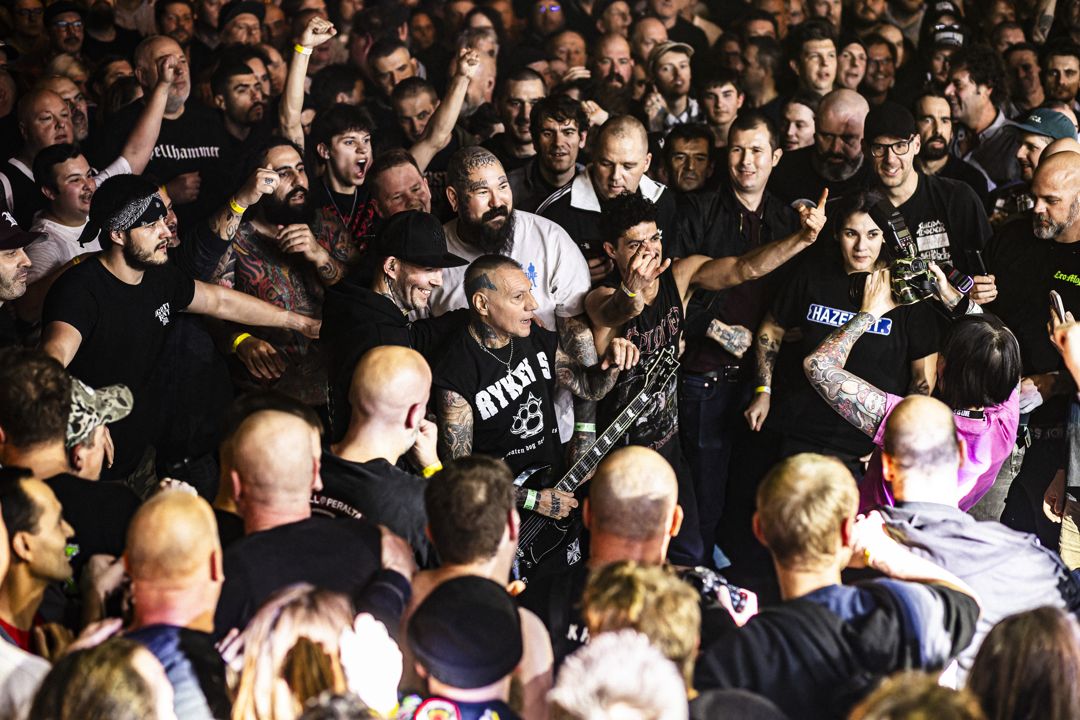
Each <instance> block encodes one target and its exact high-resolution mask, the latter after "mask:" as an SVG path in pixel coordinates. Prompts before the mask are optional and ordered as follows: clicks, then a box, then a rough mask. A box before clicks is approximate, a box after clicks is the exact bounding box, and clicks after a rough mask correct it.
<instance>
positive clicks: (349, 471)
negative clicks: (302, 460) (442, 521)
mask: <svg viewBox="0 0 1080 720" xmlns="http://www.w3.org/2000/svg"><path fill="white" fill-rule="evenodd" d="M430 394H431V370H430V368H428V364H427V361H425V360H424V358H423V356H422V355H421V354H420V353H418V352H417V351H415V350H412V349H410V348H407V347H402V346H399V345H383V346H379V347H376V348H374V349H372V350H369V351H368V352H367V353H365V354H364V356H363V357H362V358H361V359H360V362H358V363H357V364H356V369H355V370H354V371H353V377H352V385H351V386H350V388H349V404H350V405H351V406H352V417H351V419H350V420H349V427H348V430H346V432H345V437H344V438H343V439H342V441H341V442H340V443H336V444H334V445H330V446H329V447H327V448H324V450H323V454H322V471H321V473H320V474H321V477H322V489H321V490H316V491H315V493H314V494H312V496H311V508H312V512H315V513H320V514H326V515H330V516H332V517H364V518H367V519H368V520H370V521H371V522H376V523H381V524H383V525H385V526H386V527H387V528H388V529H390V530H391V531H392V532H394V533H396V534H398V535H400V536H401V537H403V538H405V540H406V541H408V543H409V545H410V546H412V548H413V550H414V551H415V552H416V556H417V562H418V564H419V565H420V566H421V567H432V566H433V565H434V564H435V557H434V555H433V552H432V548H431V542H430V541H429V540H428V538H427V536H426V535H425V534H424V528H425V527H426V525H427V514H426V513H425V512H424V488H425V487H426V486H427V482H428V481H427V478H429V477H431V476H432V475H434V474H435V473H437V472H438V471H439V470H441V469H442V465H441V464H440V463H439V456H438V453H437V452H436V449H435V445H436V441H437V437H438V428H437V427H436V426H435V423H433V422H430V421H428V420H427V419H426V418H425V417H424V412H425V411H426V409H427V403H428V397H429V395H430ZM406 454H407V455H408V458H409V464H411V465H412V466H414V467H415V468H417V470H418V472H419V473H420V474H419V475H416V474H412V473H408V472H405V471H404V470H401V469H399V468H398V467H397V462H398V460H399V459H400V458H401V456H403V455H406ZM421 475H422V476H423V477H421Z"/></svg>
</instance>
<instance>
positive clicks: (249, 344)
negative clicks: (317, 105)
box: [212, 138, 346, 406]
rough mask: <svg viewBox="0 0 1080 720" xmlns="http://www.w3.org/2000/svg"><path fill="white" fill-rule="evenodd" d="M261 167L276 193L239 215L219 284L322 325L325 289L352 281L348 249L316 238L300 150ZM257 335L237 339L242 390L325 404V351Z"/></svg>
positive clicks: (264, 155) (268, 157) (259, 157)
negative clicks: (270, 389)
mask: <svg viewBox="0 0 1080 720" xmlns="http://www.w3.org/2000/svg"><path fill="white" fill-rule="evenodd" d="M254 164H255V165H256V166H258V167H262V168H265V169H267V170H271V171H273V172H274V173H276V177H275V176H274V175H270V174H267V176H266V178H265V181H268V182H266V185H267V186H268V187H272V188H273V192H272V193H270V194H268V195H266V196H264V197H263V198H262V199H261V200H260V201H259V204H258V205H257V206H256V207H254V208H250V209H249V208H244V207H242V206H239V205H238V206H237V207H236V208H234V209H236V210H240V211H242V213H243V218H244V220H243V222H242V223H241V224H240V227H239V229H238V230H237V232H236V238H235V239H234V240H233V242H232V244H231V245H230V246H229V248H228V250H226V251H225V254H224V255H222V257H221V261H220V262H219V263H218V267H217V270H216V271H215V272H214V276H213V278H212V282H214V283H216V284H217V285H220V286H221V287H226V288H231V289H232V290H236V291H239V292H241V293H244V294H246V295H250V296H254V297H256V298H259V299H260V300H264V301H266V302H270V303H273V304H274V305H277V306H278V307H280V308H282V309H283V310H285V311H288V312H290V313H300V314H301V315H306V316H308V317H319V316H320V314H321V309H322V297H323V287H324V286H329V285H333V284H334V283H336V282H338V281H339V280H341V278H342V277H343V276H344V274H345V259H346V258H345V256H344V253H343V248H341V247H338V246H330V245H328V244H325V243H324V241H323V239H322V238H318V237H316V235H315V234H314V233H313V232H312V229H311V221H312V219H313V215H314V213H313V208H312V203H311V200H310V197H309V195H308V177H307V173H306V172H305V170H304V161H303V158H302V156H301V153H300V151H299V149H298V148H297V147H296V146H295V145H293V144H292V143H290V142H289V141H288V140H284V139H281V138H277V139H274V140H271V141H269V142H268V143H267V145H266V149H265V150H264V151H263V152H261V153H257V154H256V155H255V157H254ZM233 202H235V201H233ZM256 332H257V333H258V335H256V334H254V333H253V332H252V331H251V329H250V328H247V327H244V326H239V327H234V328H231V329H230V331H229V336H228V337H229V341H230V347H231V348H232V350H233V352H234V353H235V354H236V356H237V358H238V359H239V360H240V362H241V364H242V365H243V367H242V368H237V372H238V373H239V375H238V376H236V380H237V382H238V383H240V384H241V385H243V386H248V387H265V386H267V385H270V386H271V387H273V388H274V389H276V390H278V391H279V392H282V393H284V394H286V395H289V396H290V397H293V398H295V399H297V400H299V401H300V402H303V403H305V404H308V405H312V406H319V405H322V404H323V403H325V402H326V374H325V370H324V368H323V363H322V358H321V353H320V351H319V349H318V346H315V345H313V344H312V343H311V341H310V339H309V338H308V337H305V336H303V335H301V334H298V333H295V332H292V331H291V330H290V329H289V328H283V329H279V330H277V331H256ZM245 371H246V372H245Z"/></svg>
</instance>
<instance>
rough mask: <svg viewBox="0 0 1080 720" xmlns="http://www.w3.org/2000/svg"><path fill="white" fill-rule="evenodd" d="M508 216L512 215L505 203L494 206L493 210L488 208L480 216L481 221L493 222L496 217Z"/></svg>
mask: <svg viewBox="0 0 1080 720" xmlns="http://www.w3.org/2000/svg"><path fill="white" fill-rule="evenodd" d="M508 217H510V211H509V210H507V209H506V206H505V205H503V206H501V207H497V208H492V209H491V210H488V211H487V212H486V213H484V215H483V216H482V217H481V218H480V222H491V221H492V220H494V219H495V218H508Z"/></svg>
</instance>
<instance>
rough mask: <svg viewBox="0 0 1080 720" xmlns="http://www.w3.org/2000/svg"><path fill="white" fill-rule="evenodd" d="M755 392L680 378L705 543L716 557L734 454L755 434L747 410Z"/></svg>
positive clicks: (686, 447)
mask: <svg viewBox="0 0 1080 720" xmlns="http://www.w3.org/2000/svg"><path fill="white" fill-rule="evenodd" d="M751 392H752V388H751V387H750V384H749V383H748V382H746V381H738V380H736V381H728V380H715V379H712V378H708V377H703V376H701V375H691V374H685V375H682V376H681V377H680V379H679V435H680V439H681V440H682V447H683V456H684V457H685V458H686V464H687V465H688V467H689V470H690V475H691V477H692V478H693V482H694V494H695V495H696V498H697V512H698V524H699V525H700V530H701V539H702V543H703V544H704V547H705V552H706V554H707V555H708V556H710V557H711V555H712V548H713V546H714V545H715V544H717V543H716V533H717V528H718V526H719V525H720V521H721V518H722V517H723V515H724V507H725V505H726V501H727V491H728V479H729V477H730V460H731V450H732V448H733V447H734V446H735V444H736V443H737V442H738V438H740V437H741V436H743V435H745V434H746V433H747V432H749V428H748V427H747V425H746V420H745V418H743V410H744V409H745V408H746V406H747V404H748V403H749V402H750V395H751Z"/></svg>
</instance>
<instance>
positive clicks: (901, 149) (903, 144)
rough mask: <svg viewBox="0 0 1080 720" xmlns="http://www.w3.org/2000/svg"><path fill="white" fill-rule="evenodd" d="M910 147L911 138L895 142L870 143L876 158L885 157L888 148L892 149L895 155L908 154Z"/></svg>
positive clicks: (872, 153)
mask: <svg viewBox="0 0 1080 720" xmlns="http://www.w3.org/2000/svg"><path fill="white" fill-rule="evenodd" d="M910 149H911V138H908V139H907V140H898V141H897V142H894V143H870V154H871V155H873V156H874V157H876V158H881V157H885V151H886V150H892V151H893V155H907V153H908V150H910Z"/></svg>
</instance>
